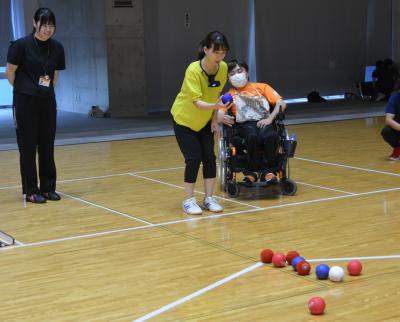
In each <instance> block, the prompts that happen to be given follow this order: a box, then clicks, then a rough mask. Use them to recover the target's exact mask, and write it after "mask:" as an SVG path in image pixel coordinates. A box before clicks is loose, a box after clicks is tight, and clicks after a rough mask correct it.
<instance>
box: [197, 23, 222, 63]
mask: <svg viewBox="0 0 400 322" xmlns="http://www.w3.org/2000/svg"><path fill="white" fill-rule="evenodd" d="M204 47H206V48H211V47H213V48H214V51H215V50H229V44H228V40H227V39H226V37H225V35H224V34H223V33H222V32H219V31H217V30H215V31H212V32H210V33H209V34H208V35H207V36H206V38H205V39H204V40H202V41H201V42H200V46H199V51H198V56H199V60H200V59H203V58H204V56H205V55H206V54H205V53H204Z"/></svg>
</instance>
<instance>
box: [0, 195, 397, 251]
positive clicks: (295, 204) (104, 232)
mask: <svg viewBox="0 0 400 322" xmlns="http://www.w3.org/2000/svg"><path fill="white" fill-rule="evenodd" d="M395 191H400V188H390V189H385V190H375V191H368V192H362V193H358V194H354V195H344V196H336V197H327V198H319V199H312V200H305V201H299V202H292V203H287V204H282V205H275V206H269V207H264V208H260V209H247V210H239V211H234V212H230V213H225V214H223V213H222V214H214V215H210V216H200V217H196V218H188V219H180V220H173V221H166V222H161V223H157V224H149V225H145V226H136V227H128V228H121V229H114V230H109V231H103V232H97V233H91V234H84V235H77V236H70V237H65V238H57V239H52V240H45V241H38V242H32V243H24V245H23V246H22V245H21V246H7V247H2V248H0V252H1V251H2V250H7V249H15V248H22V247H34V246H41V245H48V244H53V243H57V242H63V241H69V240H77V239H84V238H90V237H97V236H103V235H110V234H114V233H119V232H128V231H134V230H141V229H147V228H156V227H162V226H168V225H174V224H181V223H187V222H193V221H202V220H208V219H216V218H222V217H228V216H234V215H240V214H246V215H247V214H252V213H254V212H259V211H268V210H271V209H279V208H286V207H293V206H299V205H308V204H313V203H319V202H324V201H332V200H341V199H348V198H353V197H360V196H365V195H374V194H379V193H386V192H395ZM132 219H133V218H132Z"/></svg>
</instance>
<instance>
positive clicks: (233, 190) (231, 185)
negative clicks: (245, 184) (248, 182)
mask: <svg viewBox="0 0 400 322" xmlns="http://www.w3.org/2000/svg"><path fill="white" fill-rule="evenodd" d="M226 191H227V192H228V195H229V197H231V198H236V197H237V196H239V194H240V186H239V185H238V184H237V183H236V182H228V185H227V187H226Z"/></svg>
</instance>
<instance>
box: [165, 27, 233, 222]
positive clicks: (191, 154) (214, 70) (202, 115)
mask: <svg viewBox="0 0 400 322" xmlns="http://www.w3.org/2000/svg"><path fill="white" fill-rule="evenodd" d="M228 50H229V44H228V41H227V39H226V37H225V36H224V35H223V34H222V33H220V32H219V31H213V32H210V33H209V34H208V35H207V37H206V38H205V39H204V40H203V41H202V42H201V43H200V48H199V60H197V61H194V62H192V63H191V64H190V65H189V66H188V68H187V69H186V72H185V78H184V80H183V84H182V87H181V90H180V92H179V94H178V95H177V97H176V99H175V102H174V104H173V106H172V109H171V114H172V116H173V119H174V132H175V136H176V140H177V142H178V145H179V148H180V149H181V152H182V154H183V156H184V158H185V163H186V167H185V179H184V187H185V193H186V198H185V200H184V201H183V202H182V209H183V210H184V212H185V213H186V214H188V215H200V214H201V213H202V209H201V208H200V207H199V206H198V204H197V202H196V198H195V197H194V196H193V194H194V188H195V183H196V180H197V174H198V171H199V168H200V164H201V163H202V164H203V178H204V191H205V197H204V200H203V206H204V208H205V209H207V210H210V211H213V212H220V211H222V210H223V208H222V206H221V205H220V204H219V203H218V202H217V201H216V200H215V198H214V197H213V196H212V195H213V192H214V181H215V177H216V163H215V154H214V133H218V131H219V126H218V122H217V115H216V113H215V111H216V110H218V109H219V108H224V107H226V105H228V104H229V103H227V104H225V105H224V104H223V103H222V102H221V98H220V95H221V91H222V89H223V88H224V86H225V84H226V81H227V74H228V68H227V65H226V63H225V62H224V61H223V59H224V58H225V55H226V52H227V51H228Z"/></svg>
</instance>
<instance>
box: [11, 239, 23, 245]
mask: <svg viewBox="0 0 400 322" xmlns="http://www.w3.org/2000/svg"><path fill="white" fill-rule="evenodd" d="M14 242H15V243H16V244H17V245H19V246H25V244H24V243H21V242H20V241H18V240H16V239H14Z"/></svg>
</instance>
